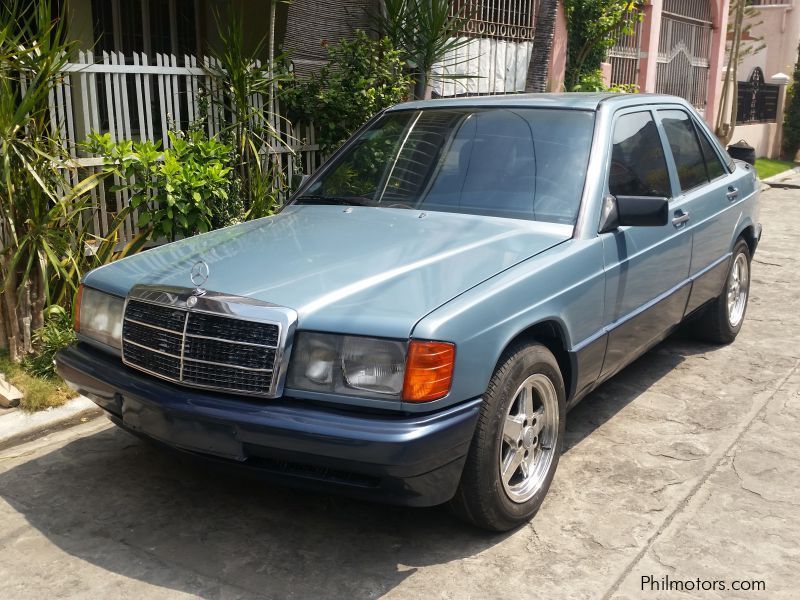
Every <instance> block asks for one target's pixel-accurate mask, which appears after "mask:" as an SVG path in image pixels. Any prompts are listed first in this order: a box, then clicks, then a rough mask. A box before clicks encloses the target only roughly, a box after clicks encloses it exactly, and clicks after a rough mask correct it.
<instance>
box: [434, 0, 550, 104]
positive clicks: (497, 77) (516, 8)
mask: <svg viewBox="0 0 800 600" xmlns="http://www.w3.org/2000/svg"><path fill="white" fill-rule="evenodd" d="M451 6H452V8H451V14H452V15H461V16H463V17H466V18H467V20H466V22H465V23H464V26H463V27H462V28H461V31H459V32H458V33H457V36H456V37H458V38H462V39H466V40H468V42H467V43H465V44H464V45H462V46H461V47H460V48H458V49H457V50H455V51H453V52H450V53H449V54H448V56H446V57H445V58H444V60H443V61H442V62H441V63H440V64H439V65H436V66H435V67H434V77H433V80H432V82H431V83H432V86H433V91H434V93H435V94H436V95H439V96H472V95H483V94H507V93H514V92H522V91H524V90H525V80H526V76H527V71H528V63H529V62H530V56H531V48H532V45H533V35H534V25H535V21H536V9H537V7H538V0H453V2H452V4H451ZM451 74H452V75H457V78H448V75H451Z"/></svg>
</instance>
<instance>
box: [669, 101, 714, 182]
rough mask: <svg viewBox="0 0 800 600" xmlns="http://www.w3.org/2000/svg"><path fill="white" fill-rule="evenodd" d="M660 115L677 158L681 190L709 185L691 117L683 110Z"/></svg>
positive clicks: (676, 164)
mask: <svg viewBox="0 0 800 600" xmlns="http://www.w3.org/2000/svg"><path fill="white" fill-rule="evenodd" d="M659 113H660V114H661V123H662V124H663V125H664V131H665V132H666V134H667V140H668V141H669V147H670V148H671V149H672V156H673V157H674V158H675V167H676V168H677V169H678V179H679V180H680V183H681V190H683V191H684V192H686V191H689V190H692V189H694V188H696V187H698V186H700V185H703V184H704V183H707V182H708V180H709V179H708V173H707V172H706V161H705V158H704V157H703V151H702V150H701V149H700V142H699V140H698V139H697V132H696V131H695V129H694V125H693V124H692V120H691V118H690V117H689V115H688V114H686V113H685V112H683V111H682V110H662V111H659Z"/></svg>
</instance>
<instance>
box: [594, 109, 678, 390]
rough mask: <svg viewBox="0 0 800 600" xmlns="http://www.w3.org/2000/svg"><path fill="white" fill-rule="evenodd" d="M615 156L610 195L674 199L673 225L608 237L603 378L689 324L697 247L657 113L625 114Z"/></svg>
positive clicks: (623, 230)
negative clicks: (674, 329) (683, 322)
mask: <svg viewBox="0 0 800 600" xmlns="http://www.w3.org/2000/svg"><path fill="white" fill-rule="evenodd" d="M610 152H611V160H610V165H609V173H608V184H607V192H608V193H610V194H612V195H615V196H616V195H622V196H658V197H667V198H670V220H669V222H667V224H666V225H663V226H658V227H620V228H618V229H617V230H615V231H613V232H609V233H604V234H602V237H603V251H604V260H605V269H606V299H605V300H606V301H605V307H606V308H605V315H604V324H605V326H606V328H607V329H608V330H609V337H608V349H607V351H606V359H605V363H604V365H603V373H602V375H601V376H602V377H606V376H609V375H611V374H613V373H614V372H616V371H618V370H619V369H620V368H622V367H624V366H625V365H626V364H627V363H628V362H630V361H631V360H633V359H634V358H635V357H636V356H638V355H639V354H640V353H641V352H642V351H643V350H645V349H646V348H647V347H648V346H650V345H652V344H653V343H654V341H657V340H658V339H660V338H661V337H663V335H664V333H665V332H666V331H668V330H669V329H670V328H671V327H672V326H673V325H675V324H677V323H678V322H679V321H680V320H681V318H682V317H683V311H684V308H685V306H686V299H687V296H688V293H689V287H688V276H689V263H690V260H691V250H692V240H691V233H689V232H688V228H687V227H686V219H685V218H684V215H685V212H686V201H685V199H684V198H682V197H678V195H677V194H676V193H675V192H676V189H675V187H674V185H673V182H672V180H671V178H670V175H669V172H670V170H669V168H668V163H667V158H666V155H667V147H666V145H665V140H664V139H663V137H662V136H661V135H660V131H659V127H658V121H657V119H656V115H655V113H654V111H653V110H650V109H649V108H641V107H640V108H636V109H628V110H624V111H620V112H618V113H617V114H616V115H615V117H614V125H613V139H612V144H611V149H610Z"/></svg>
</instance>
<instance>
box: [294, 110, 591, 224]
mask: <svg viewBox="0 0 800 600" xmlns="http://www.w3.org/2000/svg"><path fill="white" fill-rule="evenodd" d="M593 124H594V114H593V113H591V112H583V111H570V110H551V109H530V108H521V109H514V110H512V109H490V110H481V109H476V108H465V109H452V110H450V109H447V110H445V109H430V110H424V111H397V112H390V113H388V114H387V115H386V116H384V117H383V118H382V119H381V120H379V121H378V122H377V123H375V125H374V126H373V127H371V128H370V129H369V130H367V131H365V132H364V133H363V134H362V135H361V136H360V137H359V139H357V140H356V141H355V143H354V144H353V146H352V147H351V148H350V149H349V150H348V151H347V152H346V153H344V154H343V155H342V156H341V157H340V158H339V159H338V160H337V161H336V163H334V164H333V165H332V166H331V167H330V168H329V169H327V170H326V171H325V172H324V173H323V174H322V175H321V176H320V177H319V178H318V179H317V180H316V181H315V182H314V183H313V184H312V185H311V186H310V187H309V189H308V190H307V193H306V197H305V199H304V198H299V199H298V201H300V202H337V203H339V202H341V203H352V204H364V205H368V206H384V207H390V208H414V209H423V210H429V211H443V212H459V213H469V214H478V215H489V216H497V217H509V218H516V219H530V220H536V221H548V222H553V223H564V224H573V223H574V222H575V219H576V217H577V214H578V207H579V206H580V201H581V194H582V192H583V184H584V180H585V177H586V166H587V164H588V159H589V149H590V147H591V143H592V131H593Z"/></svg>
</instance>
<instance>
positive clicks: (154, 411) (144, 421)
mask: <svg viewBox="0 0 800 600" xmlns="http://www.w3.org/2000/svg"><path fill="white" fill-rule="evenodd" d="M122 423H123V425H125V427H127V428H129V429H131V430H133V431H137V432H141V433H143V434H145V435H148V436H150V437H152V438H155V439H157V440H159V441H161V442H164V443H166V444H169V445H171V446H176V447H178V448H182V449H184V450H190V451H192V452H200V453H202V454H211V455H213V456H219V457H222V458H227V459H232V460H237V461H243V460H245V458H246V456H245V454H244V449H243V448H242V443H241V442H240V441H238V440H237V439H236V429H235V428H234V427H233V426H231V425H226V424H222V423H209V422H205V421H197V420H194V419H189V418H185V417H181V416H177V415H172V414H169V413H167V412H165V411H163V410H161V409H159V408H157V407H152V406H149V405H147V404H144V403H142V402H139V401H137V400H135V399H132V398H125V399H124V400H123V403H122Z"/></svg>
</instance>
